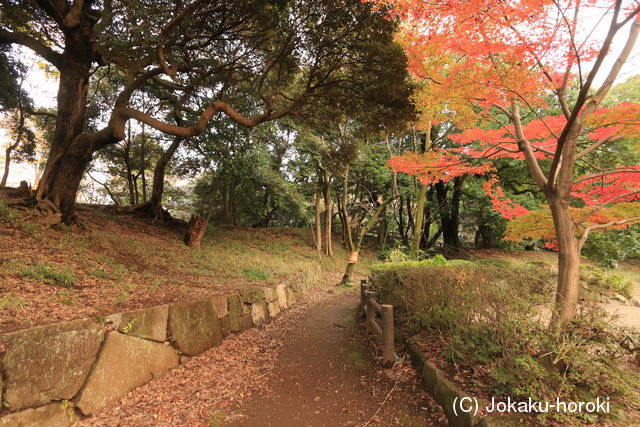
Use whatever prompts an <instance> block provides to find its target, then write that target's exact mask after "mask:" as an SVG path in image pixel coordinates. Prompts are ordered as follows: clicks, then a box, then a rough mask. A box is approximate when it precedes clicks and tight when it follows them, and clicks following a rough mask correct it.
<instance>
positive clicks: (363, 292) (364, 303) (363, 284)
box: [360, 279, 369, 317]
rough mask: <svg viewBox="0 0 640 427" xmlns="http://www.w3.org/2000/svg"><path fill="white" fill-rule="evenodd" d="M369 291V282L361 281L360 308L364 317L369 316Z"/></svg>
mask: <svg viewBox="0 0 640 427" xmlns="http://www.w3.org/2000/svg"><path fill="white" fill-rule="evenodd" d="M368 290H369V285H367V280H366V279H362V280H361V281H360V308H361V309H362V317H364V316H366V314H367V308H366V307H367V295H366V292H367V291H368Z"/></svg>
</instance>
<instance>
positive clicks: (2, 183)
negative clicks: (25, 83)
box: [0, 105, 25, 187]
mask: <svg viewBox="0 0 640 427" xmlns="http://www.w3.org/2000/svg"><path fill="white" fill-rule="evenodd" d="M18 114H19V116H18V117H19V118H18V133H17V135H16V140H15V142H14V143H13V144H9V146H8V147H7V149H6V150H5V158H4V174H3V175H2V181H0V187H6V186H7V180H8V179H9V167H10V166H11V153H12V152H13V150H15V149H16V148H17V147H18V145H20V141H21V140H22V134H23V132H24V119H25V117H24V111H23V109H22V105H20V108H19V109H18Z"/></svg>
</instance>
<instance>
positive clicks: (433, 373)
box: [422, 361, 441, 394]
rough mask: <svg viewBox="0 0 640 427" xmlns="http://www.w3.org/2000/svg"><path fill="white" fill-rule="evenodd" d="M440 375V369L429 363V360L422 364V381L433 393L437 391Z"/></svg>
mask: <svg viewBox="0 0 640 427" xmlns="http://www.w3.org/2000/svg"><path fill="white" fill-rule="evenodd" d="M440 377H441V375H440V370H439V369H438V368H436V367H435V366H433V365H432V364H431V363H429V361H425V362H424V364H423V365H422V382H423V383H424V386H425V387H426V389H427V390H428V391H429V392H430V393H431V394H433V393H434V392H435V389H436V385H437V384H438V381H440Z"/></svg>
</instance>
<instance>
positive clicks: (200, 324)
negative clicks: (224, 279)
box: [0, 268, 320, 427]
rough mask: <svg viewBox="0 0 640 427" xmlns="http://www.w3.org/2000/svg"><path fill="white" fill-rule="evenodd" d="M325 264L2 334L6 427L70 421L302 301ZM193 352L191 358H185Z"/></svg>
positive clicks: (0, 384) (0, 414)
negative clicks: (199, 295)
mask: <svg viewBox="0 0 640 427" xmlns="http://www.w3.org/2000/svg"><path fill="white" fill-rule="evenodd" d="M319 273H320V270H319V268H315V269H311V270H307V271H304V272H302V273H300V274H298V275H296V276H294V277H293V278H292V279H291V280H289V281H286V282H283V283H280V284H278V285H274V286H267V287H261V288H257V289H251V290H248V291H243V292H238V293H233V294H229V295H219V296H213V297H210V298H207V299H204V300H199V301H191V302H183V303H175V304H165V305H160V306H156V307H150V308H145V309H142V310H136V311H130V312H126V313H117V314H113V315H111V316H108V317H107V318H106V321H105V323H104V324H99V323H97V322H95V321H94V320H92V319H78V320H72V321H69V322H63V323H57V324H53V325H46V326H39V327H35V328H30V329H25V330H22V331H18V332H12V333H8V334H3V335H0V343H1V344H0V348H2V349H3V350H4V351H3V352H2V353H0V363H1V365H0V398H1V401H2V407H1V408H0V427H1V426H32V425H46V426H68V425H72V424H73V423H75V422H76V421H77V420H78V419H80V418H82V417H83V416H87V415H91V414H94V413H96V412H98V411H100V409H102V408H104V407H105V406H106V405H108V404H109V403H110V402H112V401H114V400H117V399H119V398H121V397H123V396H125V395H126V394H127V393H129V392H130V391H131V390H133V389H134V388H136V387H139V386H141V385H142V384H144V383H146V382H148V381H150V380H152V379H153V378H155V377H157V376H159V375H162V374H163V373H164V372H166V371H168V370H169V369H172V368H174V367H176V366H178V365H179V364H180V362H181V360H182V361H185V360H188V357H189V356H195V355H197V354H199V353H202V352H203V351H206V350H208V349H209V348H211V347H214V346H217V345H220V344H221V343H222V341H223V340H224V338H226V337H227V336H229V334H232V333H238V332H242V331H244V330H246V329H249V328H251V327H255V326H259V325H261V324H263V323H265V322H268V321H269V320H270V319H271V318H273V317H275V316H277V315H278V314H279V313H280V311H281V310H283V309H286V308H288V307H290V306H291V305H293V304H295V303H296V302H297V301H298V300H299V299H300V297H301V296H302V294H303V293H304V292H305V291H306V290H307V289H308V287H309V286H310V285H311V284H313V283H314V282H316V281H317V280H318V278H319ZM183 356H187V357H183Z"/></svg>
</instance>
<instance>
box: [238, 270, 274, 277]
mask: <svg viewBox="0 0 640 427" xmlns="http://www.w3.org/2000/svg"><path fill="white" fill-rule="evenodd" d="M242 274H244V275H245V277H246V278H248V279H251V280H269V279H270V278H271V276H270V275H269V273H267V272H265V271H263V270H260V269H259V268H245V269H244V270H242Z"/></svg>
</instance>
